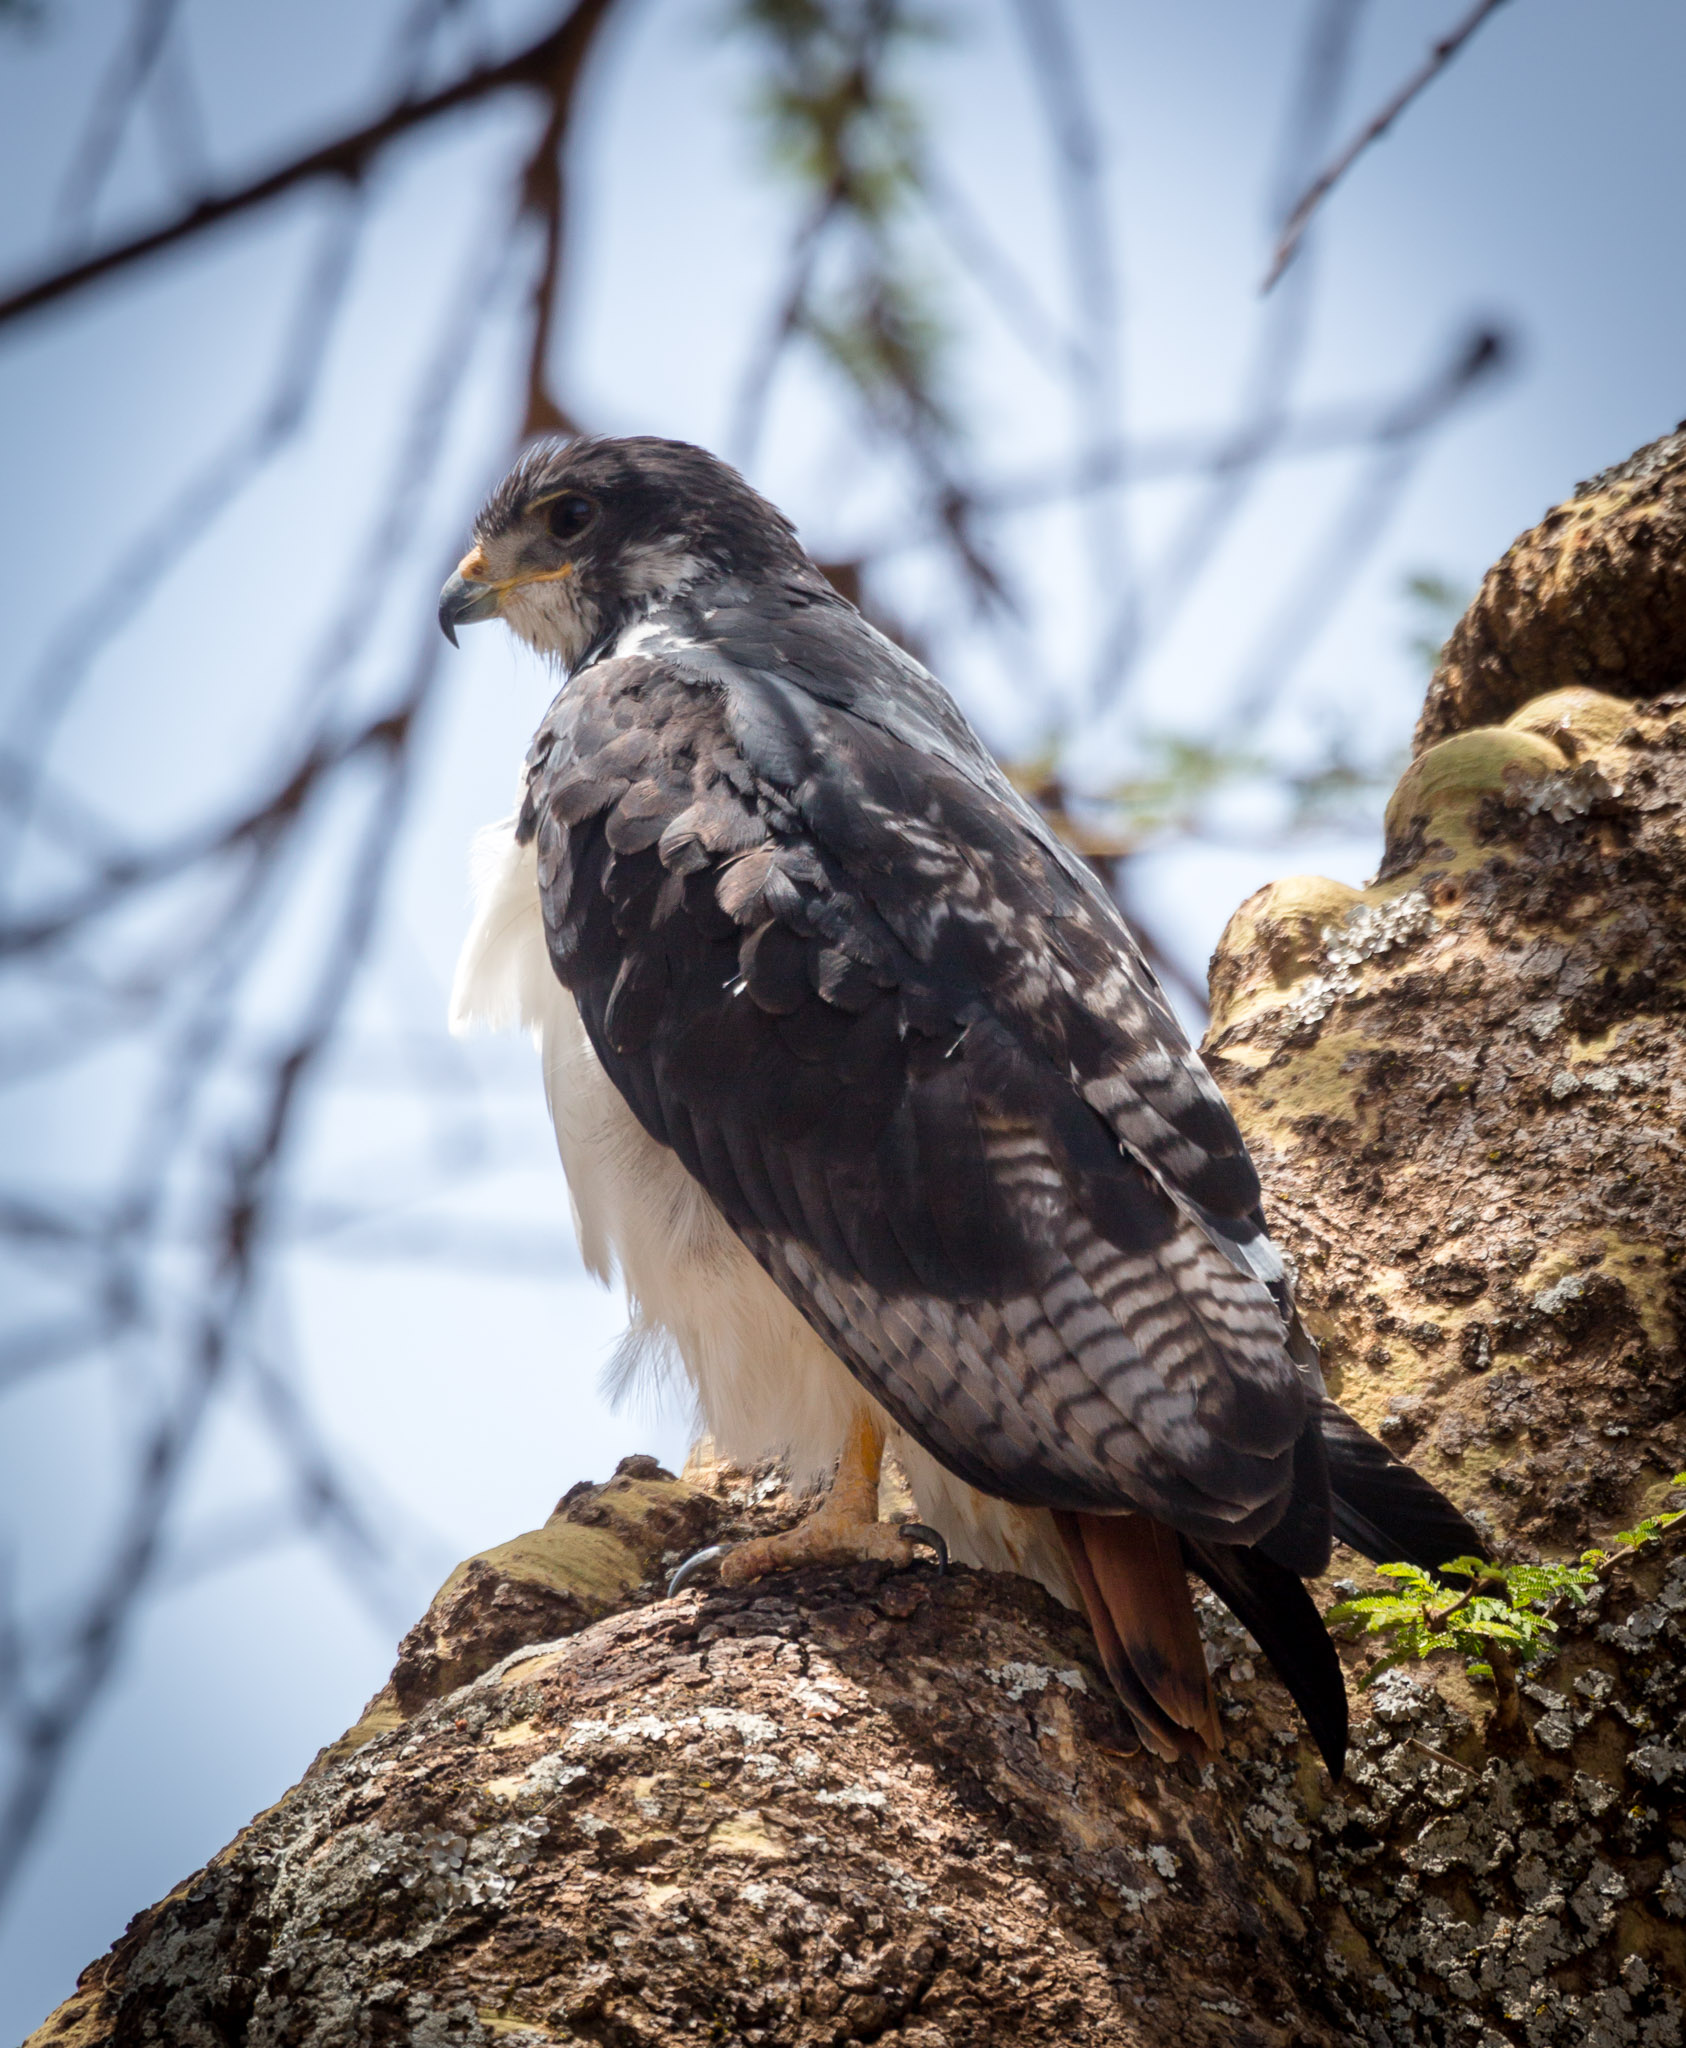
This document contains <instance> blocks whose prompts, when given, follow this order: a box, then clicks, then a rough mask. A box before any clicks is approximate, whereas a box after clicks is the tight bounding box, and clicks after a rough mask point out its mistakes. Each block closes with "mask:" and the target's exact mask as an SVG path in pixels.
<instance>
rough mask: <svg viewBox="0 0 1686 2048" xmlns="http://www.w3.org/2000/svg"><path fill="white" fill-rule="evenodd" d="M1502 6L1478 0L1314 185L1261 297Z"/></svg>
mask: <svg viewBox="0 0 1686 2048" xmlns="http://www.w3.org/2000/svg"><path fill="white" fill-rule="evenodd" d="M1503 5H1504V0H1476V4H1475V5H1474V6H1473V7H1472V8H1471V9H1470V11H1469V12H1468V14H1466V15H1465V16H1464V18H1463V20H1462V21H1460V22H1459V23H1458V24H1457V26H1456V27H1455V28H1453V29H1450V30H1448V32H1447V33H1446V34H1445V35H1443V36H1442V37H1441V38H1440V40H1439V42H1437V43H1435V44H1433V45H1432V46H1431V48H1430V50H1429V53H1428V55H1427V57H1425V58H1424V60H1423V62H1422V63H1421V64H1420V65H1419V66H1418V67H1417V69H1416V70H1415V71H1413V72H1412V74H1411V76H1410V77H1409V78H1407V79H1406V81H1405V83H1404V84H1403V85H1402V86H1400V88H1399V90H1398V91H1397V92H1396V93H1395V94H1394V95H1393V97H1392V98H1391V99H1389V100H1387V101H1386V102H1385V103H1384V104H1383V106H1382V107H1381V109H1380V110H1379V111H1378V112H1377V113H1375V114H1374V115H1372V116H1371V118H1370V119H1369V120H1368V121H1367V122H1365V124H1364V126H1363V127H1362V128H1361V129H1359V131H1358V133H1357V134H1356V135H1355V136H1354V137H1353V138H1352V140H1351V141H1350V142H1349V143H1348V144H1347V146H1346V148H1345V149H1343V150H1342V151H1341V153H1340V154H1339V156H1337V157H1336V158H1335V159H1334V161H1333V162H1332V163H1330V164H1329V165H1328V166H1327V167H1326V168H1325V169H1324V170H1322V171H1320V172H1319V173H1318V174H1317V176H1316V177H1315V178H1313V179H1312V181H1311V183H1310V184H1309V185H1308V186H1307V187H1306V189H1305V191H1304V193H1302V195H1301V196H1300V199H1299V201H1298V203H1297V204H1296V205H1295V207H1294V209H1293V211H1292V212H1291V213H1290V214H1289V216H1288V218H1287V220H1286V222H1284V224H1283V228H1282V234H1281V237H1280V239H1279V240H1278V242H1277V244H1276V249H1275V253H1274V254H1273V255H1272V257H1271V261H1270V269H1269V271H1268V272H1267V273H1266V275H1265V281H1264V283H1263V284H1262V285H1261V286H1260V287H1259V289H1260V290H1261V291H1266V292H1268V291H1269V290H1270V288H1271V287H1272V285H1274V284H1275V283H1276V281H1277V279H1278V278H1279V277H1280V276H1281V275H1282V273H1283V271H1285V270H1286V269H1287V268H1288V265H1289V264H1290V263H1291V262H1292V261H1293V260H1294V253H1295V251H1296V250H1297V249H1298V248H1299V246H1300V242H1301V239H1302V238H1303V236H1304V234H1305V231H1306V228H1307V226H1308V225H1309V224H1310V221H1311V217H1312V215H1313V214H1314V213H1315V212H1316V211H1317V209H1318V207H1320V206H1321V205H1322V204H1323V202H1324V200H1325V199H1327V198H1328V196H1329V194H1330V193H1331V192H1332V191H1333V190H1334V189H1335V187H1336V186H1337V185H1338V184H1339V183H1340V181H1341V180H1342V178H1344V177H1345V176H1346V174H1347V172H1348V171H1350V170H1351V169H1352V167H1353V165H1354V164H1355V163H1356V162H1357V161H1358V159H1359V158H1360V157H1361V156H1362V155H1363V154H1364V152H1365V150H1367V149H1368V148H1369V147H1370V145H1371V143H1373V142H1378V141H1380V139H1381V138H1382V136H1384V135H1385V134H1386V133H1387V131H1388V130H1389V129H1390V128H1391V127H1392V126H1393V124H1394V122H1395V121H1397V120H1398V118H1399V116H1400V115H1401V114H1402V113H1404V111H1405V109H1406V108H1407V107H1408V106H1409V105H1410V104H1411V102H1412V101H1413V100H1414V99H1415V98H1416V97H1417V96H1418V94H1419V93H1421V92H1423V91H1425V90H1426V89H1427V88H1428V87H1429V86H1431V85H1432V84H1433V83H1434V81H1435V80H1436V79H1437V78H1438V77H1439V76H1440V74H1441V72H1442V71H1444V70H1445V69H1446V67H1447V65H1448V64H1450V63H1451V61H1452V59H1453V58H1454V57H1456V56H1457V54H1458V52H1459V51H1460V50H1461V49H1462V48H1463V46H1464V45H1465V43H1467V42H1468V41H1469V39H1470V37H1471V36H1472V35H1474V33H1475V31H1476V30H1477V29H1478V28H1479V27H1480V26H1481V24H1482V23H1483V22H1484V21H1485V20H1486V19H1487V17H1488V15H1490V14H1495V13H1497V11H1498V10H1499V8H1501V7H1502V6H1503Z"/></svg>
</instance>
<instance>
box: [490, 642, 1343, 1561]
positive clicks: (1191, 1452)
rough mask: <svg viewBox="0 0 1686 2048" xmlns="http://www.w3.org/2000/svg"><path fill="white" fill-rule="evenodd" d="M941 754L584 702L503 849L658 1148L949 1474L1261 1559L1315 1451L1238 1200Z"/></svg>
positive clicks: (988, 788)
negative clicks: (539, 902)
mask: <svg viewBox="0 0 1686 2048" xmlns="http://www.w3.org/2000/svg"><path fill="white" fill-rule="evenodd" d="M960 731H961V732H962V733H964V728H963V727H961V728H960ZM957 746H958V742H954V741H951V739H949V738H946V737H945V738H944V739H943V742H942V747H943V751H939V752H937V753H934V754H924V755H918V756H915V755H914V753H913V752H912V750H911V749H910V748H909V746H908V745H907V744H906V743H905V741H904V740H902V739H901V738H900V737H898V736H897V735H896V734H894V733H890V732H887V731H885V730H883V729H882V728H881V727H879V726H876V725H874V724H873V723H872V722H871V721H869V720H866V719H863V718H859V717H856V716H854V715H853V714H852V713H851V712H850V711H849V710H848V709H847V708H846V707H843V706H839V705H837V704H834V703H825V702H820V701H816V700H815V699H813V698H810V697H809V696H807V695H806V694H805V693H804V692H802V691H798V690H794V689H792V688H791V687H790V686H789V685H788V684H787V683H785V682H783V681H781V680H779V679H777V678H769V677H767V676H765V675H755V674H752V673H750V672H748V671H746V670H744V669H743V668H741V667H730V666H727V665H724V664H723V663H722V662H721V661H720V660H719V659H718V658H716V659H714V660H712V661H711V662H710V663H709V664H706V665H703V666H701V667H699V666H698V665H697V664H695V663H691V664H689V665H687V662H686V660H685V658H684V657H683V656H682V655H681V654H674V655H672V656H670V657H668V658H658V657H657V656H655V655H645V654H641V655H640V656H638V657H636V658H634V659H630V660H615V661H605V662H600V663H598V664H596V665H595V666H594V667H591V668H588V669H586V670H584V671H582V673H581V674H580V675H578V676H577V677H576V678H575V679H574V680H573V682H572V683H571V684H570V685H569V687H568V688H567V689H566V690H565V691H564V692H563V694H562V696H561V697H560V698H559V699H558V700H557V703H556V705H555V706H554V707H553V709H552V712H551V715H550V717H549V718H548V719H547V721H546V723H545V725H544V726H543V727H542V728H541V730H540V733H539V737H538V740H537V741H536V742H535V747H534V753H533V757H532V760H531V763H530V772H529V787H528V798H527V803H526V806H525V808H524V811H523V820H522V827H521V829H522V831H523V833H524V834H526V835H528V836H534V835H536V837H537V841H538V855H539V873H540V882H541V894H542V897H543V905H544V912H545V924H546V930H547V934H548V937H549V942H550V948H551V954H552V959H553V962H554V964H555V967H556V970H557V972H558V974H559V975H560V976H561V978H562V980H563V981H564V982H565V983H566V984H567V986H568V987H569V988H570V990H571V991H572V992H573V994H574V996H575V998H576V1000H577V1001H578V1003H579V1006H580V1012H581V1016H582V1018H583V1020H584V1022H585V1026H586V1029H587V1031H588V1033H589V1034H590V1037H591V1040H592V1043H593V1045H594V1047H595V1049H596V1051H597V1053H598V1056H599V1058H600V1059H601V1060H602V1062H603V1064H604V1066H605V1068H606V1069H607V1071H608V1073H609V1074H610V1076H611V1078H612V1079H613V1080H614V1082H615V1084H616V1086H617V1087H618V1088H619V1089H620V1091H621V1093H622V1094H623V1095H624V1096H625V1098H626V1100H627V1102H628V1103H629V1105H630V1106H631V1108H632V1109H633V1111H634V1113H635V1114H636V1115H637V1117H638V1118H639V1120H640V1121H641V1122H642V1123H643V1124H644V1126H645V1128H646V1129H648V1130H649V1131H650V1132H651V1134H652V1135H653V1136H654V1137H656V1138H657V1139H658V1140H659V1141H660V1142H662V1143H664V1144H666V1145H669V1146H671V1147H672V1149H673V1150H674V1151H675V1152H676V1153H677V1154H678V1155H679V1157H680V1159H681V1160H682V1161H683V1163H684V1164H685V1166H686V1168H687V1169H688V1170H689V1171H690V1172H691V1173H692V1174H693V1175H694V1176H695V1177H696V1178H697V1180H699V1181H700V1182H701V1183H702V1185H703V1186H704V1187H705V1188H706V1189H707V1190H708V1192H709V1193H710V1195H711V1196H712V1197H713V1199H714V1200H715V1202H716V1203H717V1204H718V1205H719V1207H720V1208H721V1210H722V1211H723V1213H724V1214H725V1216H726V1218H727V1220H728V1221H729V1222H730V1223H731V1225H732V1226H733V1228H734V1229H735V1230H736V1231H737V1232H738V1234H739V1235H740V1236H741V1237H742V1238H743V1239H744V1241H745V1243H746V1244H747V1245H748V1246H749V1247H750V1249H751V1250H752V1251H753V1252H754V1254H755V1256H756V1257H757V1258H758V1259H759V1260H760V1261H761V1263H762V1264H763V1265H764V1266H765V1267H766V1269H767V1270H768V1272H769V1273H771V1274H772V1276H773V1278H774V1279H775V1280H776V1281H777V1282H778V1284H779V1285H780V1286H781V1287H782V1288H783V1289H784V1290H785V1291H786V1293H787V1294H789V1295H790V1296H791V1298H792V1299H793V1300H794V1301H795V1302H796V1303H797V1305H798V1306H799V1307H800V1309H801V1310H802V1312H803V1313H804V1315H805V1316H807V1318H808V1319H809V1320H810V1321H811V1322H812V1323H813V1324H814V1326H815V1327H816V1328H817V1329H818V1330H819V1331H820V1333H821V1335H822V1336H823V1337H824V1338H825V1339H826V1341H827V1342H828V1343H829V1344H830V1345H831V1346H832V1348H833V1349H835V1350H836V1351H837V1352H838V1353H839V1355H840V1356H841V1357H842V1358H843V1359H844V1361H845V1362H846V1363H847V1364H848V1365H849V1367H850V1369H851V1370H852V1371H853V1372H855V1374H856V1375H857V1376H858V1377H859V1378H860V1379H861V1380H862V1382H863V1383H864V1384H865V1385H867V1386H868V1387H869V1388H870V1390H871V1391H872V1392H873V1394H874V1395H875V1396H876V1397H877V1398H878V1399H879V1400H881V1401H882V1402H883V1403H884V1405H885V1406H886V1407H887V1408H888V1409H889V1410H890V1412H891V1413H892V1414H893V1415H894V1416H895V1417H896V1419H897V1420H898V1421H899V1422H900V1423H901V1424H902V1425H903V1427H905V1428H906V1429H908V1430H909V1431H910V1433H911V1434H912V1435H913V1436H915V1437H916V1438H917V1439H918V1440H919V1441H920V1442H921V1443H923V1444H924V1445H925V1446H926V1448H927V1449H928V1450H930V1451H931V1453H932V1454H933V1455H934V1456H935V1457H937V1458H938V1459H939V1460H940V1461H941V1462H942V1463H943V1464H945V1465H946V1466H948V1467H949V1468H950V1469H951V1470H953V1471H955V1472H957V1473H958V1474H960V1476H962V1477H963V1478H965V1479H967V1480H969V1481H970V1482H971V1483H972V1484H974V1485H977V1486H979V1487H980V1488H982V1489H983V1490H984V1491H986V1492H989V1493H993V1494H997V1495H1000V1496H1003V1497H1006V1498H1009V1499H1013V1500H1018V1501H1023V1502H1026V1503H1032V1504H1038V1505H1046V1506H1052V1507H1056V1508H1060V1509H1068V1510H1073V1511H1103V1512H1104V1511H1106V1510H1107V1509H1114V1510H1116V1509H1119V1508H1123V1507H1133V1508H1137V1509H1140V1510H1143V1511H1145V1512H1148V1513H1150V1514H1153V1515H1156V1516H1158V1517H1160V1518H1161V1519H1163V1520H1165V1521H1167V1522H1170V1523H1171V1524H1172V1525H1173V1526H1175V1527H1177V1528H1179V1529H1181V1530H1183V1531H1184V1532H1185V1533H1186V1534H1188V1535H1190V1536H1195V1537H1200V1538H1204V1539H1207V1540H1212V1541H1218V1542H1231V1543H1233V1542H1244V1541H1252V1540H1254V1539H1255V1538H1256V1537H1257V1536H1259V1535H1261V1534H1263V1533H1264V1531H1266V1530H1267V1529H1269V1528H1270V1527H1271V1526H1272V1524H1273V1523H1274V1522H1275V1521H1276V1520H1277V1518H1278V1517H1279V1516H1280V1514H1281V1513H1282V1510H1283V1507H1284V1505H1285V1503H1286V1501H1287V1498H1288V1495H1289V1492H1290V1490H1291V1488H1292V1483H1293V1463H1294V1446H1295V1443H1296V1440H1297V1439H1298V1438H1299V1437H1300V1435H1301V1433H1302V1431H1303V1429H1304V1428H1305V1426H1306V1419H1307V1413H1308V1410H1307V1401H1306V1395H1305V1391H1304V1388H1303V1387H1302V1384H1301V1380H1300V1377H1299V1375H1298V1373H1297V1372H1296V1370H1295V1368H1294V1366H1293V1364H1292V1362H1291V1361H1290V1360H1289V1359H1288V1358H1287V1356H1286V1354H1285V1351H1284V1346H1283V1327H1282V1321H1281V1316H1280V1313H1279V1311H1278V1308H1277V1306H1276V1304H1275V1302H1274V1301H1273V1300H1272V1298H1271V1296H1270V1294H1269V1293H1268V1292H1267V1290H1266V1288H1265V1286H1264V1285H1262V1284H1261V1282H1260V1280H1259V1279H1258V1278H1255V1277H1254V1271H1255V1270H1257V1254H1256V1253H1254V1254H1253V1255H1252V1256H1250V1257H1243V1256H1241V1255H1238V1253H1237V1252H1236V1250H1235V1242H1236V1240H1241V1241H1242V1242H1244V1243H1245V1242H1246V1241H1247V1240H1248V1239H1249V1237H1250V1235H1257V1236H1259V1237H1261V1238H1262V1226H1259V1225H1256V1221H1255V1219H1256V1212H1257V1205H1258V1189H1257V1181H1256V1178H1254V1177H1253V1174H1252V1168H1251V1165H1250V1163H1249V1162H1248V1161H1247V1157H1246V1153H1245V1149H1244V1147H1243V1146H1242V1143H1241V1140H1240V1137H1239V1134H1238V1133H1237V1131H1236V1129H1235V1125H1234V1123H1233V1120H1232V1119H1231V1118H1230V1116H1229V1113H1228V1111H1227V1109H1226V1108H1225V1107H1224V1105H1223V1103H1222V1100H1221V1098H1220V1097H1219V1096H1218V1094H1217V1091H1216V1089H1215V1088H1214V1087H1213V1086H1212V1084H1211V1081H1210V1079H1209V1077H1207V1076H1206V1073H1205V1069H1204V1068H1203V1067H1202V1066H1201V1065H1200V1063H1199V1061H1198V1060H1197V1059H1196V1058H1195V1057H1194V1055H1193V1054H1192V1053H1191V1052H1189V1050H1188V1048H1187V1046H1186V1044H1185V1043H1184V1042H1183V1040H1182V1037H1181V1034H1180V1032H1179V1031H1178V1029H1177V1026H1176V1023H1175V1021H1174V1019H1173V1018H1172V1017H1171V1016H1170V1013H1169V1012H1168V1010H1167V1009H1166V1007H1165V1004H1164V1001H1163V998H1162V996H1161V995H1160V993H1159V991H1158V989H1157V986H1156V985H1155V983H1154V981H1153V979H1152V976H1151V974H1150V973H1149V972H1148V970H1147V968H1146V966H1145V964H1144V963H1143V962H1142V961H1141V958H1140V955H1139V953H1138V952H1137V951H1136V950H1135V948H1134V943H1133V941H1132V940H1130V938H1129V936H1128V933H1127V930H1126V928H1125V927H1124V926H1123V925H1122V922H1121V921H1120V920H1118V919H1117V918H1116V915H1115V914H1113V913H1111V912H1110V911H1109V909H1108V908H1107V907H1106V906H1105V904H1104V899H1102V898H1101V897H1100V895H1099V892H1098V890H1097V889H1096V888H1094V887H1093V885H1092V884H1090V883H1089V882H1088V881H1087V880H1086V879H1085V878H1084V877H1083V876H1082V875H1081V874H1079V873H1076V872H1074V870H1073V865H1072V863H1071V862H1070V861H1069V860H1068V858H1067V857H1066V856H1065V855H1064V852H1063V849H1059V848H1058V847H1057V845H1056V844H1055V843H1053V842H1051V841H1050V840H1049V839H1048V837H1047V835H1046V834H1045V832H1044V831H1043V830H1042V829H1041V827H1040V824H1039V822H1038V821H1035V820H1034V819H1033V818H1032V817H1031V814H1029V813H1028V812H1026V811H1025V810H1024V808H1023V807H1022V806H1020V805H1019V804H1018V801H1017V799H1016V798H1014V797H1012V795H1011V792H1010V791H1007V790H1006V785H1005V784H1004V783H1002V782H1000V778H999V776H998V775H997V774H996V772H995V771H994V769H993V764H988V763H987V759H986V758H985V760H984V765H982V766H977V765H976V764H969V763H967V762H966V761H964V760H958V761H957V760H955V759H950V758H946V757H945V756H946V755H952V754H954V753H955V752H956V749H957ZM992 777H993V778H994V780H993V781H992V780H991V778H992ZM997 784H999V787H997V786H996V785H997ZM1265 1242H1266V1243H1268V1241H1267V1240H1266V1241H1265Z"/></svg>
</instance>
